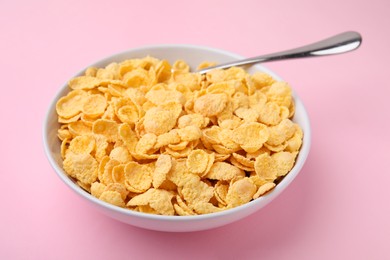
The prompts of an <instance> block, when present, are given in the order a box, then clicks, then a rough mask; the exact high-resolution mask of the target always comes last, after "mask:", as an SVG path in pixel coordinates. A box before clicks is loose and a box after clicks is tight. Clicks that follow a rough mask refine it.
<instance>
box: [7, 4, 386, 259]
mask: <svg viewBox="0 0 390 260" xmlns="http://www.w3.org/2000/svg"><path fill="white" fill-rule="evenodd" d="M389 11H390V2H389V1H387V0H372V1H365V0H359V1H356V0H345V1H336V0H328V1H309V0H307V1H304V0H301V1H255V0H253V1H249V0H240V1H227V0H225V1H222V0H221V1H212V0H208V1H206V0H198V1H175V0H165V1H148V0H144V1H116V0H112V1H80V0H77V1H76V0H69V1H19V0H13V1H11V0H9V1H7V0H3V1H0V75H1V77H0V84H1V95H0V119H1V128H0V131H1V132H0V133H1V134H0V155H1V156H0V185H1V186H0V187H1V195H0V206H1V208H2V210H1V213H0V259H129V258H130V259H260V258H263V259H390V253H389V250H390V248H389V242H390V207H389V205H390V203H389V197H390V196H389V195H390V192H389V187H390V185H389V183H390V138H389V132H390V123H389V122H390V121H389V119H390V118H389V112H390V108H389V106H390V105H389V100H390V98H389V97H390V86H389V77H388V75H389V74H390V71H389V65H388V64H389V60H390V55H389V53H390V51H389V46H390V30H389V25H390V16H389ZM346 30H356V31H359V32H360V33H361V34H362V35H363V38H364V40H363V45H362V46H361V48H360V49H359V50H357V51H355V52H351V53H348V54H344V55H339V56H333V57H326V58H317V59H306V60H294V61H285V62H275V63H272V64H271V63H269V64H267V65H266V66H268V67H269V68H271V69H273V70H274V71H275V72H276V73H278V74H279V75H281V76H282V77H283V78H284V79H285V80H286V81H288V82H290V84H291V85H292V86H293V87H294V88H295V90H296V91H297V93H298V94H299V96H300V97H301V98H302V100H303V101H304V103H305V105H306V107H307V109H308V111H309V114H310V116H311V123H312V131H313V139H312V149H311V153H310V155H309V158H308V161H307V163H306V165H305V166H304V169H303V171H302V172H301V174H300V175H299V176H298V177H297V179H296V180H295V181H294V182H293V183H292V185H291V186H290V187H289V188H288V189H287V190H286V191H285V192H284V193H283V194H282V195H281V196H280V197H278V198H277V199H276V200H275V201H274V202H273V203H271V204H270V205H268V206H266V207H265V208H264V209H263V210H261V211H259V212H257V213H255V214H253V215H251V216H250V217H247V218H245V219H244V220H242V221H238V222H236V223H233V224H231V225H227V226H224V227H221V228H217V229H214V230H208V231H202V232H195V233H163V232H154V231H148V230H143V229H139V228H135V227H132V226H129V225H126V224H122V223H120V222H117V221H115V220H112V219H111V218H108V217H106V216H105V215H102V214H101V213H99V212H97V211H96V210H95V209H93V208H92V207H91V206H89V205H88V204H87V203H86V202H85V201H83V200H81V199H80V198H79V197H78V196H77V195H76V194H74V193H73V192H72V191H71V190H69V189H68V188H67V187H66V186H65V185H64V184H63V183H62V181H61V180H60V179H59V178H58V177H57V176H56V175H55V173H54V171H53V170H52V168H51V167H50V165H49V163H48V161H47V159H46V157H45V155H44V151H43V145H42V137H41V136H42V124H43V120H44V117H45V113H46V110H47V108H48V106H49V103H50V102H51V99H52V98H53V97H54V95H55V94H56V93H57V91H58V90H59V88H60V86H62V85H63V83H64V82H66V81H67V80H68V79H69V78H70V77H71V76H72V75H73V74H75V73H76V72H78V71H79V70H80V69H82V68H84V67H85V66H87V65H88V64H91V63H92V62H94V61H96V60H98V59H100V58H103V57H106V56H108V55H111V54H113V53H117V52H120V51H123V50H126V49H129V48H134V47H139V46H142V45H147V44H159V43H185V44H197V45H206V46H211V47H216V48H222V49H225V50H228V51H232V52H235V53H238V54H241V55H244V56H247V57H250V56H254V55H258V54H263V53H268V52H272V51H279V50H283V49H286V48H290V47H297V46H299V45H301V44H305V43H309V42H313V41H316V40H318V39H321V38H324V37H327V36H330V35H333V34H336V33H339V32H342V31H346Z"/></svg>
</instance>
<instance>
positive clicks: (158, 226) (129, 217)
mask: <svg viewBox="0 0 390 260" xmlns="http://www.w3.org/2000/svg"><path fill="white" fill-rule="evenodd" d="M148 55H149V56H153V57H155V58H158V59H166V60H168V61H169V62H170V63H173V62H175V61H176V60H179V59H181V60H185V61H186V62H187V63H188V64H189V65H190V67H191V70H192V71H194V70H195V69H196V67H197V66H198V65H199V64H200V63H201V62H203V61H214V62H218V63H223V62H229V61H233V60H237V59H242V58H243V57H242V56H240V55H237V54H233V53H230V52H226V51H223V50H217V49H212V48H208V47H202V46H192V45H158V46H146V47H142V48H137V49H132V50H129V51H125V52H122V53H118V54H115V55H113V56H110V57H108V58H105V59H103V60H101V61H98V62H96V63H94V64H91V65H89V66H87V67H86V68H88V67H90V66H94V67H104V66H106V65H108V64H109V63H111V62H120V61H123V60H125V59H131V58H143V57H145V56H148ZM246 69H247V71H248V72H249V73H253V72H255V71H263V72H266V73H268V74H270V75H271V76H273V77H274V78H276V79H278V80H282V79H281V78H280V77H279V76H278V75H276V74H275V73H274V72H272V71H270V70H269V69H267V68H265V67H264V66H261V65H255V66H250V67H247V68H246ZM84 71H85V69H83V70H81V71H80V72H79V73H77V74H76V75H74V76H79V75H82V74H83V73H84ZM292 87H293V86H292ZM68 92H69V89H68V86H67V84H64V85H63V86H62V88H61V89H60V90H59V92H58V93H57V95H56V97H55V98H54V100H53V101H52V103H51V105H50V107H49V110H48V112H47V115H46V120H45V122H44V126H43V128H44V131H43V142H44V148H45V152H46V155H47V158H48V160H49V162H50V164H51V165H52V167H53V168H54V170H55V172H56V173H57V175H58V176H59V177H60V178H61V180H62V181H64V182H65V183H66V184H67V185H68V186H69V187H70V188H71V189H72V190H73V191H75V192H76V193H77V194H79V195H80V196H81V197H83V198H84V199H86V200H87V201H89V202H91V203H92V205H94V206H96V207H97V208H99V209H100V210H101V211H102V212H103V213H105V214H107V215H109V216H110V217H113V218H115V219H117V220H120V221H122V222H125V223H128V224H132V225H135V226H138V227H142V228H147V229H152V230H160V231H179V232H182V231H196V230H205V229H210V228H214V227H218V226H222V225H225V224H228V223H231V222H233V221H236V220H238V219H240V218H243V217H245V216H248V215H250V214H252V213H253V212H255V211H257V210H258V209H260V208H262V207H264V206H265V205H266V204H268V203H269V202H270V201H272V200H273V199H274V198H275V197H276V196H278V195H279V194H280V193H281V192H282V191H283V190H284V189H285V188H286V187H287V186H288V185H289V184H290V183H291V181H292V180H293V179H294V178H295V177H296V175H297V174H298V172H299V171H300V170H301V168H302V167H303V164H304V162H305V160H306V158H307V155H308V153H309V148H310V137H311V132H310V123H309V118H308V115H307V112H306V110H305V107H304V105H303V103H302V101H301V100H300V99H299V97H298V96H297V94H296V93H295V92H293V96H294V99H295V105H296V112H295V115H294V118H293V121H294V122H296V123H298V124H299V125H300V126H301V128H302V130H303V132H304V138H303V145H302V147H301V151H300V153H299V156H298V158H297V160H296V164H295V166H294V168H293V169H292V170H291V171H290V173H289V174H288V175H287V176H286V177H285V178H284V179H283V180H282V181H281V182H280V183H279V184H278V185H277V186H276V187H275V189H274V190H273V191H272V192H270V193H269V194H267V195H265V196H263V197H261V198H259V199H256V200H254V201H251V202H250V203H247V204H245V205H242V206H239V207H237V208H233V209H230V210H226V211H222V212H219V213H213V214H207V215H199V216H188V217H183V216H180V217H178V216H158V215H151V214H145V213H139V212H134V211H131V210H126V209H122V208H119V207H115V206H113V205H110V204H108V203H105V202H103V201H100V200H98V199H96V198H95V197H93V196H91V195H90V194H89V193H87V192H85V191H84V190H83V189H82V188H80V187H79V186H78V185H77V184H75V183H74V181H73V180H72V179H71V178H69V177H68V175H67V174H66V173H65V172H64V171H63V169H62V158H61V148H60V146H61V142H60V140H59V139H58V138H57V129H58V127H59V124H58V122H57V114H56V111H55V106H56V103H57V101H58V99H59V98H60V97H62V96H64V95H66V94H67V93H68Z"/></svg>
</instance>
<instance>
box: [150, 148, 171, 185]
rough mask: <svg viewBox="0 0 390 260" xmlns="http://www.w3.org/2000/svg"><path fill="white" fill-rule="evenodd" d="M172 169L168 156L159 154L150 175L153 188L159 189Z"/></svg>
mask: <svg viewBox="0 0 390 260" xmlns="http://www.w3.org/2000/svg"><path fill="white" fill-rule="evenodd" d="M171 168H172V160H171V157H170V156H169V155H166V154H161V155H160V156H159V157H158V159H157V161H156V165H155V168H154V171H153V173H152V179H153V182H152V184H153V187H154V188H159V187H160V186H161V185H162V184H163V183H164V181H166V179H167V174H168V172H169V171H170V170H171Z"/></svg>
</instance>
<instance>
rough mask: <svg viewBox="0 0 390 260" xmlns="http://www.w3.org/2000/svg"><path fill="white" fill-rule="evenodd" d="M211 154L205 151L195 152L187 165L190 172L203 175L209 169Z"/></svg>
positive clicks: (188, 159) (191, 154)
mask: <svg viewBox="0 0 390 260" xmlns="http://www.w3.org/2000/svg"><path fill="white" fill-rule="evenodd" d="M208 161H209V154H208V153H206V152H205V151H204V150H201V149H196V150H193V151H192V152H191V153H190V154H189V155H188V158H187V161H186V165H187V168H188V170H189V171H190V172H192V173H195V174H198V175H203V173H204V172H205V171H206V169H207V165H208Z"/></svg>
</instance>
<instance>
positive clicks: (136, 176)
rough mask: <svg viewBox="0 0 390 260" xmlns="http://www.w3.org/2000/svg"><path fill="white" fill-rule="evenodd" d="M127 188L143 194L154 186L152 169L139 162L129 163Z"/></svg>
mask: <svg viewBox="0 0 390 260" xmlns="http://www.w3.org/2000/svg"><path fill="white" fill-rule="evenodd" d="M125 178H126V179H125V185H126V188H127V189H128V190H129V191H131V192H135V193H143V192H145V191H147V190H148V189H149V188H150V187H151V185H152V172H151V169H150V168H149V167H147V166H145V165H142V164H138V163H137V162H129V163H127V164H126V167H125Z"/></svg>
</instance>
